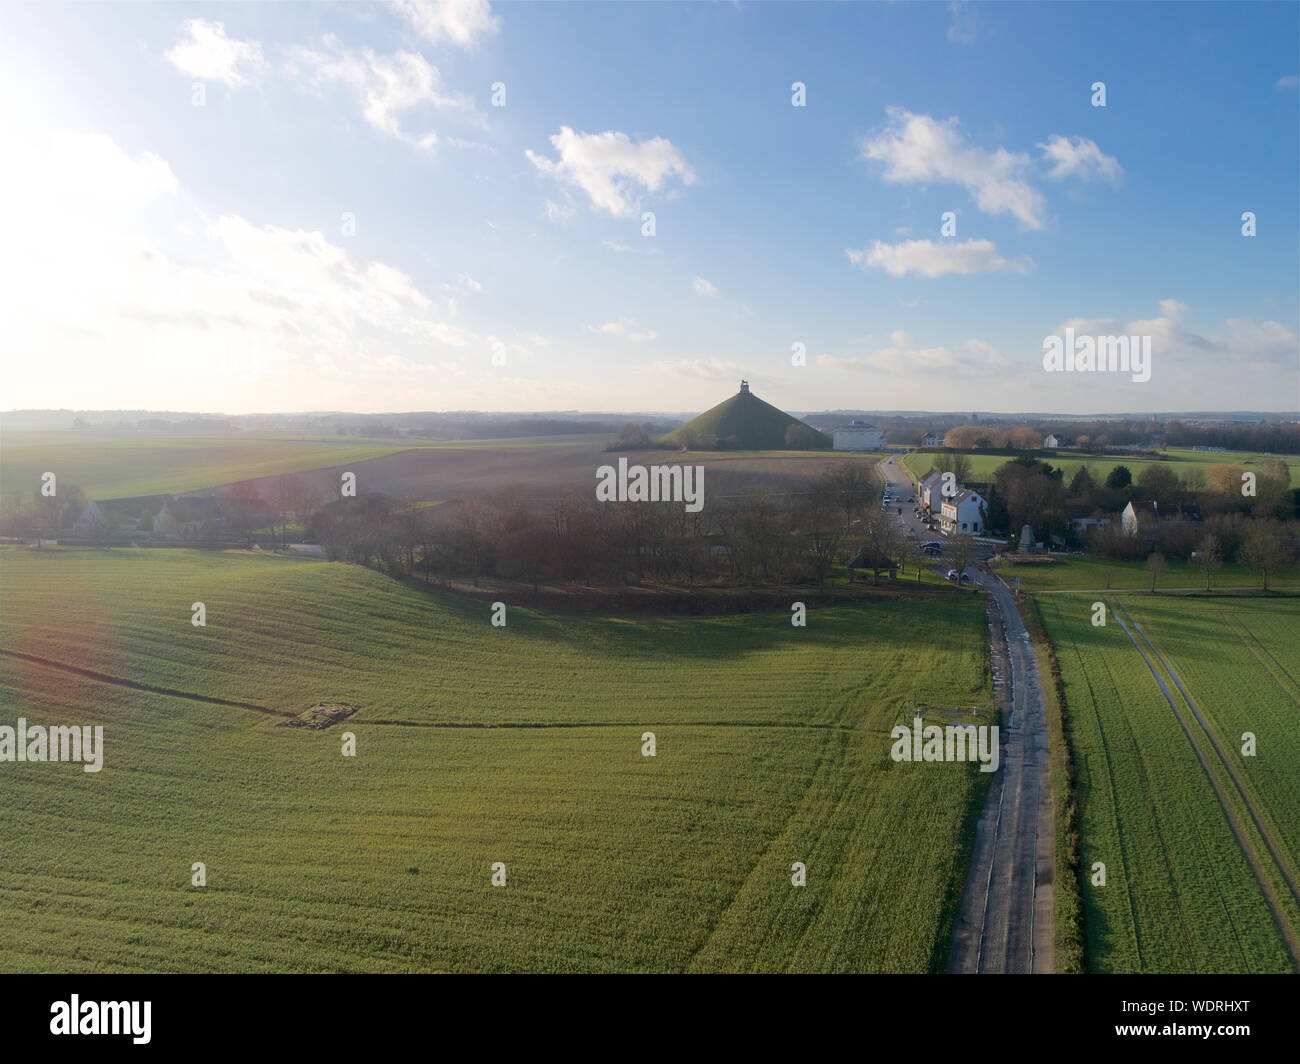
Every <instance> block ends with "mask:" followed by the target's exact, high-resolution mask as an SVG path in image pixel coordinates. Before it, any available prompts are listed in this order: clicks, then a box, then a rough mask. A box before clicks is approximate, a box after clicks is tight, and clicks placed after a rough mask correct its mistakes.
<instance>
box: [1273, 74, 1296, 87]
mask: <svg viewBox="0 0 1300 1064" xmlns="http://www.w3.org/2000/svg"><path fill="white" fill-rule="evenodd" d="M1273 87H1274V88H1275V89H1294V88H1300V75H1297V74H1284V75H1282V77H1280V78H1278V79H1277V84H1276V85H1274V86H1273Z"/></svg>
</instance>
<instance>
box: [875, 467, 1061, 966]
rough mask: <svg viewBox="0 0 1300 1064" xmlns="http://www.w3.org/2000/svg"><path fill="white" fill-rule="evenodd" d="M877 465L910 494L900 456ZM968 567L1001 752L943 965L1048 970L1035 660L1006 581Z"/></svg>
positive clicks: (1048, 857) (1042, 743)
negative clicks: (978, 590)
mask: <svg viewBox="0 0 1300 1064" xmlns="http://www.w3.org/2000/svg"><path fill="white" fill-rule="evenodd" d="M878 468H879V470H880V473H881V475H882V476H883V477H884V479H885V481H886V483H887V485H888V487H889V489H890V494H891V495H892V496H893V497H895V498H901V499H903V500H906V499H907V498H908V497H909V496H911V495H912V483H911V480H910V479H909V478H908V476H907V474H906V473H905V472H903V470H902V469H901V468H899V466H898V462H897V459H896V458H889V459H885V460H884V461H882V462H881V463H880V464H879V466H878ZM901 505H902V506H903V509H904V516H905V519H904V521H903V524H904V525H905V527H909V528H913V529H914V530H917V529H919V528H920V522H919V521H917V520H916V519H915V518H913V516H912V512H911V508H910V507H909V505H908V504H907V502H906V501H904V502H903V503H902V504H901ZM896 516H897V515H896ZM931 538H938V539H942V537H941V536H939V537H935V536H931ZM939 564H940V566H941V567H942V566H943V562H942V561H940V563H939ZM972 569H973V571H974V573H975V578H976V581H977V582H978V583H979V584H980V585H981V586H983V587H984V588H985V589H986V590H987V591H988V592H989V595H988V603H989V639H990V650H991V655H992V662H993V668H994V675H995V677H1000V678H1001V681H1002V682H1001V683H1000V684H999V685H998V690H997V691H996V693H997V696H998V704H999V708H1000V709H1001V710H1002V729H1001V732H1000V735H999V739H1000V741H1001V746H1002V753H1001V758H1002V760H1001V766H1000V768H999V769H998V771H997V772H996V773H994V776H993V781H992V783H991V784H990V785H989V791H988V796H987V798H986V800H985V803H984V811H983V813H982V814H981V816H980V820H979V825H978V827H977V828H976V835H975V845H974V849H973V851H972V854H971V863H970V869H969V871H968V873H967V878H966V887H965V890H964V891H963V893H962V902H961V911H960V913H959V914H958V918H957V923H956V926H955V927H954V928H953V941H952V951H951V954H950V958H949V971H952V972H1018V973H1029V972H1051V971H1053V970H1054V966H1055V949H1054V943H1055V932H1054V925H1053V919H1052V885H1053V879H1054V869H1055V863H1056V855H1055V835H1054V832H1053V826H1052V789H1051V777H1050V774H1049V764H1048V743H1047V718H1046V714H1045V713H1044V710H1043V698H1042V692H1041V690H1040V689H1039V686H1038V665H1037V660H1036V658H1035V656H1034V649H1033V645H1032V644H1031V643H1030V641H1029V633H1028V632H1027V631H1026V630H1025V626H1024V624H1023V623H1022V622H1021V620H1020V614H1019V613H1018V612H1017V610H1016V606H1015V602H1014V601H1013V599H1012V597H1011V592H1010V591H1009V590H1008V589H1007V586H1006V585H1005V584H1004V583H1003V582H1002V581H1001V580H999V579H998V578H997V577H995V576H993V575H991V574H990V573H989V572H988V571H987V570H986V569H982V568H981V569H974V567H972Z"/></svg>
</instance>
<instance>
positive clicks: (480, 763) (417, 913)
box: [0, 549, 991, 972]
mask: <svg viewBox="0 0 1300 1064" xmlns="http://www.w3.org/2000/svg"><path fill="white" fill-rule="evenodd" d="M196 602H202V603H203V604H204V606H205V608H206V620H207V624H206V627H195V626H194V625H192V624H191V620H190V618H191V609H192V606H193V604H194V603H196ZM489 618H490V607H489V605H488V604H487V603H482V602H477V601H468V600H465V599H458V598H455V597H452V596H449V595H445V594H442V593H439V592H430V591H426V590H425V589H423V588H419V587H414V586H407V585H404V584H401V583H397V582H395V581H392V580H389V579H388V578H386V577H383V576H381V575H379V574H377V573H374V572H372V571H369V570H365V569H361V568H357V567H352V566H345V565H341V564H330V563H324V562H313V561H305V560H300V559H291V558H281V557H266V556H258V555H253V554H244V553H239V552H224V553H211V554H203V553H198V552H190V551H184V550H177V551H169V552H165V553H164V552H149V551H143V550H131V549H126V550H117V551H112V552H92V551H59V550H45V551H35V550H27V549H21V550H19V549H14V550H5V551H0V650H2V651H3V653H0V723H3V724H7V725H10V726H12V725H13V724H14V723H15V718H17V717H20V716H21V717H25V718H26V720H27V721H28V724H29V725H34V724H42V723H44V724H102V725H103V727H104V768H103V770H102V771H101V772H99V773H85V772H83V771H82V769H81V766H79V765H75V764H51V763H39V764H38V763H17V764H15V763H0V772H3V774H4V791H5V797H6V825H7V826H6V831H5V832H3V833H0V907H3V908H4V909H5V910H6V911H8V912H14V913H23V914H25V915H24V919H23V920H10V921H5V922H4V925H3V929H0V970H3V971H120V970H140V969H147V970H159V971H174V972H182V971H248V970H276V971H279V970H288V971H342V970H348V971H468V970H473V971H498V970H502V971H503V970H520V969H527V970H538V971H593V970H594V971H623V970H632V971H682V970H698V971H719V970H727V971H733V970H742V971H743V970H764V971H785V970H790V971H858V970H866V971H927V970H930V969H932V968H935V967H938V966H939V965H940V964H941V963H942V956H941V955H942V952H943V950H944V948H945V946H946V942H947V937H948V935H947V928H948V922H949V921H950V920H951V918H952V913H953V910H954V906H955V903H956V899H957V897H958V895H959V893H960V889H961V884H962V880H963V876H964V869H965V860H966V856H965V855H966V849H967V845H966V841H967V840H966V839H965V833H966V831H967V830H968V825H969V816H968V815H969V813H970V812H971V810H972V808H973V803H978V800H979V798H980V796H981V794H982V793H983V790H984V783H985V781H986V777H984V776H981V774H980V773H979V772H978V771H977V770H976V768H975V766H973V765H970V764H945V763H929V764H924V765H911V764H895V763H894V762H892V761H891V760H890V759H889V756H888V751H889V746H890V740H889V735H888V732H889V729H890V728H891V727H892V726H893V724H894V723H897V722H899V721H901V720H902V719H903V715H904V713H905V712H907V706H908V703H909V701H910V699H911V697H912V694H913V689H914V687H915V686H916V683H917V680H916V677H917V673H918V670H919V669H920V668H921V665H922V663H925V665H926V674H927V677H928V679H927V689H926V691H925V692H924V698H925V699H928V700H929V702H930V703H931V704H935V705H949V704H951V705H954V706H955V705H970V704H975V703H978V704H981V705H985V706H987V705H989V704H990V703H991V690H990V688H989V673H988V664H987V639H986V633H985V627H984V610H983V605H982V603H981V602H980V600H979V599H978V598H977V597H975V596H963V595H952V596H918V597H916V598H914V599H911V600H906V601H903V600H891V599H880V600H872V601H870V602H864V603H859V604H854V605H836V606H833V607H827V608H822V609H819V608H816V607H813V608H811V609H810V610H809V615H808V627H807V628H803V629H797V628H793V627H792V626H791V625H790V620H789V615H788V613H785V612H779V613H775V614H766V613H763V614H747V615H742V616H728V617H717V618H707V617H706V618H682V619H661V618H645V619H636V620H619V619H615V618H609V617H602V616H598V615H594V614H584V615H562V614H557V613H547V612H544V611H538V610H529V609H523V608H515V607H513V606H509V607H508V612H507V624H506V626H505V627H503V628H494V627H492V625H491V624H490V623H489ZM130 685H134V686H130ZM218 700H220V701H218ZM322 702H337V703H347V704H350V705H351V706H354V707H356V712H355V714H354V715H352V716H350V717H348V718H347V719H346V720H345V721H344V722H342V723H340V724H336V725H334V726H333V727H332V728H329V729H326V730H323V731H313V730H309V729H305V728H291V727H283V726H281V725H282V724H283V723H284V721H285V720H287V719H288V718H289V717H291V716H296V715H298V714H300V713H303V712H304V711H306V710H308V709H310V708H311V707H312V706H313V705H316V704H319V703H322ZM646 731H653V732H654V733H655V738H656V746H657V750H656V756H654V757H643V756H642V753H641V747H642V742H643V739H642V736H643V734H644V733H645V732H646ZM345 732H351V733H353V734H354V735H355V737H356V744H357V755H356V756H355V757H343V756H341V738H342V736H343V734H344V733H345ZM198 861H201V862H203V863H204V864H205V865H206V869H207V885H206V886H204V887H196V886H193V885H191V875H192V872H191V866H192V865H193V863H194V862H198ZM797 861H798V862H804V864H805V865H806V867H807V886H806V887H800V888H796V887H793V886H792V884H791V866H792V864H793V863H794V862H797ZM494 862H501V863H503V864H504V865H505V866H506V876H507V880H506V885H505V886H503V887H494V886H492V885H491V882H490V880H491V876H492V865H493V863H494Z"/></svg>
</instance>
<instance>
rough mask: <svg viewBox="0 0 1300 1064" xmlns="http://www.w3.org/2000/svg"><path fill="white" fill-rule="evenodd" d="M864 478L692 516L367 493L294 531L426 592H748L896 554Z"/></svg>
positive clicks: (710, 505)
mask: <svg viewBox="0 0 1300 1064" xmlns="http://www.w3.org/2000/svg"><path fill="white" fill-rule="evenodd" d="M880 491H881V486H880V483H879V481H878V479H877V478H876V476H875V474H874V472H873V471H872V470H871V468H870V467H869V466H867V465H865V464H864V463H858V462H850V463H845V464H844V465H843V466H840V467H837V468H835V469H833V470H831V471H829V472H827V473H825V474H823V475H822V476H821V477H818V478H817V479H816V480H814V481H812V482H811V483H810V484H809V487H808V488H807V490H805V491H802V492H785V493H768V494H759V495H746V496H736V497H723V498H713V499H710V500H708V501H707V504H706V506H705V508H704V509H703V510H702V511H701V512H699V513H687V512H686V510H685V508H684V507H683V506H682V505H681V504H680V503H670V502H660V503H642V502H617V503H608V502H599V501H597V500H596V499H594V498H590V497H585V496H579V495H576V494H575V495H568V496H564V497H562V498H558V499H552V500H547V501H544V502H538V501H531V500H528V499H526V498H524V497H522V495H521V494H520V493H517V492H515V493H512V492H503V493H499V494H497V495H494V496H490V497H487V498H474V499H461V500H454V501H452V502H448V503H444V504H442V505H437V506H430V505H427V504H421V503H402V502H400V501H398V500H396V499H394V498H392V497H391V496H387V495H381V494H373V495H365V496H361V497H358V498H355V499H339V500H337V501H335V502H331V503H329V504H327V505H325V506H323V507H321V508H320V509H318V510H317V511H316V512H315V513H314V514H313V515H312V517H311V518H310V519H309V521H308V523H307V532H308V535H309V536H310V537H311V538H314V539H315V540H317V541H318V542H319V543H320V544H321V545H322V546H323V547H324V548H325V551H326V554H327V556H328V557H330V558H335V559H344V560H348V561H352V562H356V563H357V564H361V565H370V566H374V567H377V568H381V569H383V570H385V571H387V572H392V573H394V574H419V575H422V576H423V577H424V579H425V580H427V581H433V580H435V579H437V580H439V581H441V582H442V583H444V584H450V583H451V582H452V581H453V580H454V579H457V578H460V579H468V580H471V581H473V582H474V583H477V582H478V581H480V580H482V579H484V578H488V577H499V578H504V579H509V580H516V581H520V582H523V583H529V584H532V585H533V586H534V588H537V587H538V586H540V585H541V584H543V583H549V584H554V583H576V584H583V585H594V584H621V583H628V584H640V583H643V582H653V583H661V584H678V585H681V586H684V587H687V588H695V587H698V586H700V585H702V584H712V583H715V582H719V581H721V582H726V583H733V584H738V585H743V586H745V587H746V588H748V589H750V590H752V589H753V588H754V586H755V585H756V584H760V583H761V584H772V585H776V586H777V587H784V586H786V585H791V584H796V583H810V582H815V583H816V584H817V585H818V586H819V587H820V588H822V589H823V590H824V588H825V582H826V579H827V577H828V576H829V575H830V574H831V572H832V571H833V570H834V568H835V566H836V565H837V564H838V563H842V562H843V561H845V560H847V559H848V558H850V557H851V556H852V555H853V554H855V553H856V552H857V551H858V550H859V549H860V548H862V547H864V546H865V547H867V548H868V550H867V551H866V552H864V553H866V554H867V555H868V556H870V557H871V558H873V559H874V560H875V562H876V564H875V569H874V572H878V571H879V569H881V568H884V567H885V566H886V565H887V560H888V559H889V558H891V557H893V558H897V557H898V555H899V553H900V551H901V550H902V546H903V544H902V542H901V540H900V539H899V538H898V535H897V532H896V531H895V529H894V526H893V524H892V523H891V522H890V521H888V520H886V517H885V515H884V514H882V513H880V512H879V510H878V504H879V500H880Z"/></svg>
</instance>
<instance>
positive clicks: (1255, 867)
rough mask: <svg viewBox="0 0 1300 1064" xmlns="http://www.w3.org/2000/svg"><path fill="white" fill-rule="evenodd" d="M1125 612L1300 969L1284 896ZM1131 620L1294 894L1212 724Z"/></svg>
mask: <svg viewBox="0 0 1300 1064" xmlns="http://www.w3.org/2000/svg"><path fill="white" fill-rule="evenodd" d="M1123 612H1126V611H1123V609H1122V607H1118V606H1116V607H1113V613H1114V616H1115V619H1116V620H1117V621H1119V624H1120V627H1121V628H1123V629H1124V634H1125V635H1127V636H1128V638H1129V640H1130V641H1131V642H1132V644H1133V647H1134V649H1135V650H1137V652H1138V653H1139V654H1140V655H1141V656H1142V660H1143V661H1144V662H1145V663H1146V665H1147V668H1148V669H1149V670H1150V671H1151V676H1152V678H1153V679H1154V680H1155V681H1156V684H1157V686H1159V688H1160V692H1161V694H1163V695H1164V697H1165V701H1167V702H1168V703H1169V708H1170V709H1172V710H1173V711H1174V716H1175V717H1177V718H1178V723H1179V725H1180V726H1181V727H1182V729H1183V733H1184V734H1185V735H1186V736H1187V741H1188V742H1189V743H1191V745H1192V749H1193V750H1194V751H1195V753H1196V758H1197V760H1198V761H1199V762H1200V763H1201V768H1202V769H1203V770H1204V772H1205V775H1206V777H1207V778H1208V779H1209V781H1210V785H1211V786H1212V787H1213V788H1214V793H1215V795H1216V797H1217V798H1218V800H1219V805H1220V806H1221V807H1222V809H1223V814H1224V816H1225V817H1226V818H1227V820H1228V824H1229V826H1230V827H1231V829H1232V833H1233V835H1235V836H1236V839H1237V844H1238V846H1240V847H1241V851H1242V853H1243V855H1244V856H1245V858H1246V860H1247V861H1248V862H1249V864H1250V867H1251V870H1252V871H1253V872H1254V874H1255V879H1256V881H1257V882H1258V884H1259V888H1260V891H1261V893H1262V894H1263V895H1264V899H1265V901H1266V902H1267V904H1268V907H1269V909H1270V910H1271V911H1272V913H1273V919H1274V921H1276V923H1277V926H1278V930H1279V931H1280V932H1281V934H1282V939H1283V941H1284V942H1285V943H1286V946H1287V951H1288V952H1289V953H1290V955H1291V963H1292V966H1293V967H1294V968H1300V941H1297V938H1296V934H1295V930H1294V928H1293V927H1292V926H1291V921H1290V920H1289V919H1288V918H1287V916H1286V913H1285V911H1284V909H1283V906H1282V901H1281V899H1280V898H1279V897H1278V896H1277V892H1276V890H1275V888H1274V885H1273V883H1272V881H1271V879H1272V877H1270V876H1268V875H1267V874H1266V872H1265V868H1264V862H1263V860H1262V859H1261V857H1260V855H1259V853H1258V852H1257V851H1256V848H1255V846H1254V844H1253V842H1251V841H1250V840H1248V839H1247V837H1246V831H1245V827H1244V825H1243V824H1242V823H1241V820H1240V817H1239V816H1238V813H1237V810H1236V809H1235V808H1234V807H1233V803H1232V802H1231V801H1230V800H1229V798H1228V794H1227V791H1226V789H1225V788H1224V786H1223V783H1222V781H1221V780H1220V779H1219V777H1218V774H1217V773H1216V772H1215V771H1214V769H1213V768H1212V767H1211V766H1210V761H1209V759H1208V758H1207V757H1206V756H1205V752H1204V751H1203V750H1202V749H1201V746H1200V744H1199V743H1197V741H1196V738H1195V736H1194V734H1193V733H1192V729H1191V728H1190V727H1189V726H1188V724H1187V720H1186V717H1185V716H1184V715H1183V713H1182V712H1181V711H1180V710H1179V708H1178V705H1177V703H1176V702H1175V701H1174V698H1173V695H1172V694H1171V692H1170V690H1169V686H1168V684H1166V683H1165V681H1164V679H1163V678H1162V677H1161V675H1160V673H1159V671H1158V670H1157V669H1156V666H1155V663H1154V662H1153V661H1152V660H1151V657H1150V656H1149V655H1148V654H1147V652H1146V651H1145V650H1143V649H1142V645H1141V644H1140V643H1139V642H1138V640H1137V637H1136V636H1134V634H1133V631H1132V630H1131V629H1130V628H1129V625H1128V624H1126V623H1125V621H1124V618H1123V616H1122V615H1121V614H1122V613H1123ZM1129 623H1131V624H1132V625H1133V626H1134V627H1135V628H1136V629H1137V630H1138V632H1139V633H1140V634H1141V635H1142V638H1143V640H1144V641H1145V642H1146V643H1147V645H1148V646H1149V647H1150V648H1151V651H1152V653H1153V654H1155V656H1156V657H1157V658H1159V659H1160V661H1161V662H1162V664H1163V665H1164V667H1165V668H1166V669H1167V670H1168V671H1169V676H1170V679H1171V680H1173V682H1174V684H1175V686H1177V688H1178V690H1179V693H1180V694H1181V695H1182V697H1183V699H1184V700H1185V701H1186V702H1187V706H1188V708H1189V709H1190V710H1191V712H1192V713H1193V715H1194V716H1195V717H1196V719H1197V722H1198V723H1199V724H1200V725H1201V728H1202V730H1203V731H1204V733H1205V736H1206V738H1207V739H1208V740H1209V743H1210V746H1211V747H1212V748H1213V750H1214V752H1215V754H1216V755H1217V756H1218V757H1219V760H1220V761H1221V762H1222V763H1223V765H1224V768H1225V769H1226V770H1227V772H1228V776H1229V778H1230V779H1231V780H1232V782H1233V784H1234V785H1235V786H1236V788H1237V791H1238V794H1239V795H1240V797H1241V799H1242V802H1243V803H1244V804H1245V807H1246V812H1247V814H1248V815H1249V816H1250V819H1251V821H1252V822H1253V823H1254V825H1255V829H1256V830H1257V831H1258V832H1259V834H1260V836H1261V837H1262V839H1263V842H1264V846H1265V848H1266V849H1267V850H1268V852H1269V856H1270V857H1271V858H1272V860H1273V863H1274V865H1275V866H1276V868H1277V870H1278V872H1280V873H1281V875H1282V878H1283V880H1284V881H1285V882H1286V884H1287V886H1288V887H1289V888H1290V890H1291V891H1292V894H1293V895H1294V894H1295V892H1296V887H1295V884H1294V883H1293V882H1292V879H1291V877H1290V875H1289V874H1288V872H1287V868H1286V866H1285V865H1284V864H1283V863H1282V861H1281V859H1280V858H1279V857H1278V855H1277V852H1276V850H1275V848H1274V845H1273V842H1272V840H1271V838H1270V836H1269V835H1268V833H1267V832H1266V831H1265V830H1264V827H1263V825H1262V824H1261V823H1260V820H1259V817H1258V815H1257V814H1256V812H1255V809H1254V806H1253V804H1252V803H1251V801H1250V799H1249V798H1248V797H1247V795H1246V792H1245V791H1244V790H1243V789H1242V786H1241V783H1240V782H1239V781H1238V779H1237V777H1236V774H1235V773H1234V772H1233V771H1232V768H1231V766H1230V765H1228V763H1227V760H1226V758H1225V757H1224V754H1223V751H1222V750H1221V749H1220V748H1219V744H1218V741H1217V739H1216V738H1215V736H1214V734H1213V732H1212V731H1211V730H1210V727H1209V725H1208V724H1207V723H1206V722H1205V720H1204V718H1202V716H1201V714H1200V711H1199V710H1198V709H1197V708H1196V705H1195V703H1193V702H1192V700H1191V698H1190V697H1189V696H1188V695H1187V692H1186V691H1185V690H1184V689H1183V686H1182V684H1181V683H1180V682H1179V680H1178V679H1177V678H1176V676H1175V674H1174V672H1173V670H1172V669H1170V668H1169V665H1168V663H1167V662H1165V659H1164V657H1163V655H1161V653H1160V651H1159V650H1157V649H1156V647H1155V644H1154V643H1152V642H1151V641H1150V639H1149V638H1148V637H1147V635H1146V633H1145V632H1144V631H1143V630H1142V627H1141V625H1139V624H1138V623H1137V621H1136V620H1134V619H1133V618H1132V616H1130V617H1129Z"/></svg>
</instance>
